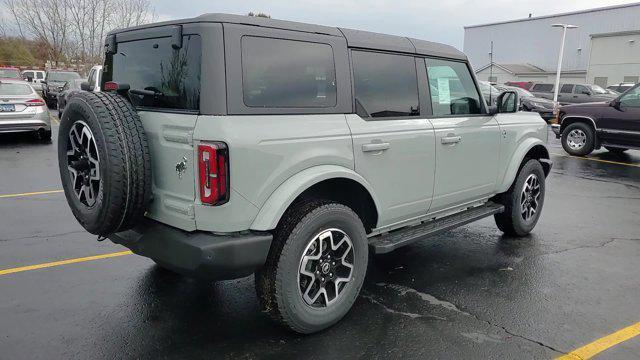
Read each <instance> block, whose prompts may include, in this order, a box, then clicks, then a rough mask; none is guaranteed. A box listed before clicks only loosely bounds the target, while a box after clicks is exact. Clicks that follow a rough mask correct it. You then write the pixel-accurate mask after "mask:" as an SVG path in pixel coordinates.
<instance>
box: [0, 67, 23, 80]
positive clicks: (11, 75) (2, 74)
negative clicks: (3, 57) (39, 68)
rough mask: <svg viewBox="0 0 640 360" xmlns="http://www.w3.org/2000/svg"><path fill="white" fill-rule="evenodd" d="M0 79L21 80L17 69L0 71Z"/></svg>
mask: <svg viewBox="0 0 640 360" xmlns="http://www.w3.org/2000/svg"><path fill="white" fill-rule="evenodd" d="M0 78H5V79H22V78H21V77H20V71H18V70H17V69H0Z"/></svg>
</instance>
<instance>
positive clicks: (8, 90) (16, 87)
mask: <svg viewBox="0 0 640 360" xmlns="http://www.w3.org/2000/svg"><path fill="white" fill-rule="evenodd" d="M31 93H33V90H31V86H29V85H26V84H13V83H0V95H29V94H31Z"/></svg>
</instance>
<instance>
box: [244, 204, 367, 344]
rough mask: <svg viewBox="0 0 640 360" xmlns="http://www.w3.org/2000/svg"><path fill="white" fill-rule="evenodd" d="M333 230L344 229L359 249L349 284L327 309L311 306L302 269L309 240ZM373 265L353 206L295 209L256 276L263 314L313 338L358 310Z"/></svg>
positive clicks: (299, 206) (277, 233)
mask: <svg viewBox="0 0 640 360" xmlns="http://www.w3.org/2000/svg"><path fill="white" fill-rule="evenodd" d="M329 228H339V229H341V230H343V231H344V232H345V233H346V234H347V235H348V236H349V237H350V239H351V241H352V243H353V249H354V269H353V276H352V280H351V282H350V283H348V284H347V287H346V288H345V289H344V290H343V293H341V295H340V298H338V300H336V303H334V304H331V306H329V307H325V308H320V309H318V308H313V307H311V306H309V305H307V304H306V303H305V302H304V300H303V299H302V296H301V295H300V293H299V290H298V286H299V284H298V278H297V276H298V271H299V264H300V259H301V256H302V254H303V253H304V250H305V247H306V246H307V244H308V242H309V241H310V240H311V239H312V237H313V236H315V235H316V234H317V233H319V232H321V231H322V230H326V229H329ZM367 263H368V241H367V235H366V232H365V229H364V226H363V224H362V221H361V220H360V218H359V217H358V215H356V214H355V212H354V211H353V210H351V209H350V208H349V207H347V206H345V205H342V204H338V203H334V202H331V201H325V200H311V201H307V202H304V203H299V204H296V205H295V206H292V208H290V209H289V210H288V211H287V212H286V213H285V214H284V215H283V220H282V221H281V223H280V224H279V225H278V227H277V228H276V230H275V232H274V239H273V243H272V245H271V249H270V250H269V255H268V257H267V262H266V264H265V266H264V267H263V268H262V269H261V270H259V271H258V272H257V273H256V277H255V282H256V292H257V295H258V299H259V301H260V305H261V307H262V310H263V312H265V313H267V314H268V315H269V316H270V317H271V318H272V319H274V320H275V321H276V322H279V323H280V324H282V325H283V326H284V327H286V328H289V329H291V330H293V331H296V332H299V333H303V334H309V333H313V332H317V331H320V330H323V329H326V328H328V327H330V326H331V325H333V324H335V323H336V322H338V321H339V320H340V319H342V317H343V316H344V315H346V314H347V312H348V311H349V309H351V307H352V306H353V303H354V302H355V300H356V297H357V296H358V294H359V292H360V288H361V287H362V283H363V281H364V277H365V274H366V269H367Z"/></svg>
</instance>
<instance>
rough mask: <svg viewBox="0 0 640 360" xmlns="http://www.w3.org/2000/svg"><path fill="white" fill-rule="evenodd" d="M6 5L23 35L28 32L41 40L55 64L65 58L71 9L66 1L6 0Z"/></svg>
mask: <svg viewBox="0 0 640 360" xmlns="http://www.w3.org/2000/svg"><path fill="white" fill-rule="evenodd" d="M5 5H6V6H7V8H8V9H9V11H10V12H11V14H12V15H13V17H14V19H15V22H16V24H17V26H18V27H19V29H20V33H21V35H22V36H25V35H26V34H25V33H27V34H29V35H31V36H33V37H35V38H36V39H37V40H41V41H42V42H43V43H44V44H45V45H46V47H47V52H48V55H49V58H50V59H51V60H52V61H53V62H54V63H55V64H57V63H59V62H60V61H62V60H64V58H65V50H66V46H67V40H68V35H69V29H68V24H67V20H68V17H69V11H68V9H67V7H66V6H65V3H64V2H59V1H56V0H5ZM23 31H24V33H23Z"/></svg>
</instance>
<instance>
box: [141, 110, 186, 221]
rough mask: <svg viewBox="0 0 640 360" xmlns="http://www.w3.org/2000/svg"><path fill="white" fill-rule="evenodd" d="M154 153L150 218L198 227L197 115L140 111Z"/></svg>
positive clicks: (148, 213) (151, 150) (152, 154)
mask: <svg viewBox="0 0 640 360" xmlns="http://www.w3.org/2000/svg"><path fill="white" fill-rule="evenodd" d="M139 115H140V118H141V119H142V124H143V126H144V129H145V132H146V134H147V138H148V140H149V152H150V156H151V171H152V177H153V182H152V184H153V185H152V186H153V187H152V189H153V200H152V202H151V205H150V208H149V211H148V212H147V217H149V218H151V219H154V220H158V221H160V222H163V223H165V224H167V225H171V226H174V227H177V228H179V229H182V230H186V231H193V230H195V229H196V222H195V216H194V200H195V173H194V169H195V167H194V162H193V159H194V150H193V129H194V127H195V125H196V120H197V118H198V116H197V115H189V114H174V113H163V112H146V111H140V112H139Z"/></svg>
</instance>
